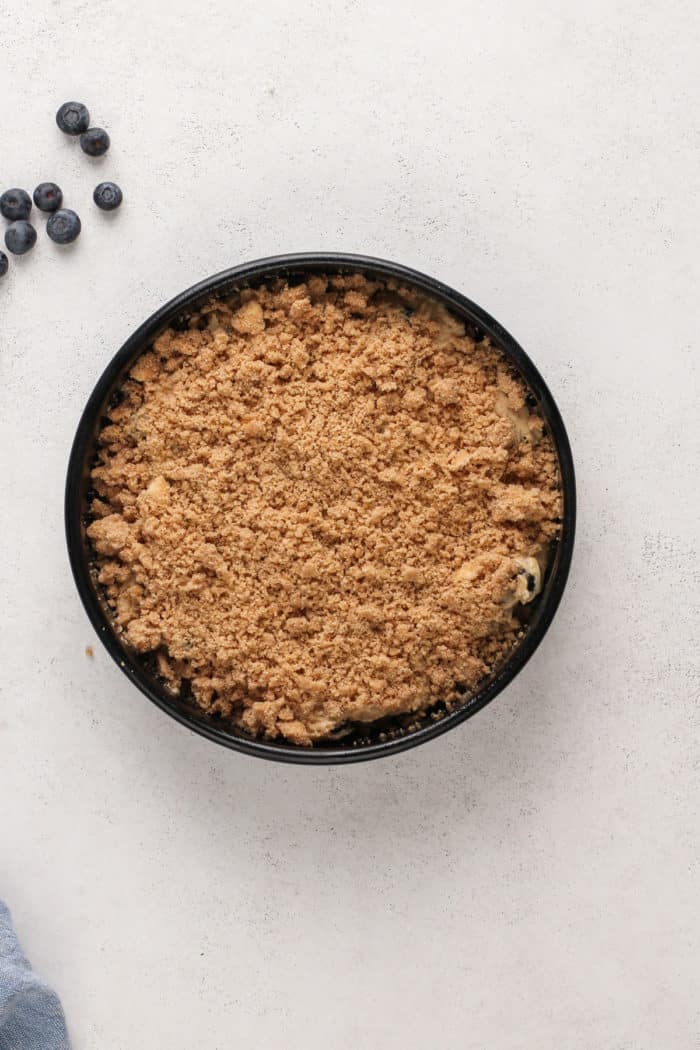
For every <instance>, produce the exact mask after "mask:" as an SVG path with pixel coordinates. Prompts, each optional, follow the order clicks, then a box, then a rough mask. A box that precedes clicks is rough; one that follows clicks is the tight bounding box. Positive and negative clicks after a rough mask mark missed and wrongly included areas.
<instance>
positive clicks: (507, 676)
mask: <svg viewBox="0 0 700 1050" xmlns="http://www.w3.org/2000/svg"><path fill="white" fill-rule="evenodd" d="M358 272H359V273H363V274H366V275H368V276H371V277H380V278H398V279H399V280H400V281H402V282H403V283H406V284H409V285H413V286H414V287H416V288H418V289H421V290H422V291H423V292H425V293H427V294H428V295H430V296H432V297H433V298H434V299H437V300H439V301H440V302H442V303H444V305H445V306H446V307H447V308H448V309H449V310H450V311H451V312H452V314H454V315H455V316H456V317H459V318H461V319H462V320H463V321H464V323H465V325H466V328H467V330H468V331H469V332H470V333H471V334H472V335H473V336H474V337H475V338H476V339H477V340H480V339H481V338H483V337H484V336H488V338H489V340H490V341H491V343H492V344H493V345H494V346H496V347H498V348H499V349H500V350H501V351H503V353H505V354H506V355H507V356H508V357H509V358H510V359H511V361H512V362H513V364H514V365H515V367H516V368H517V370H518V371H519V372H520V374H521V376H522V377H523V379H524V381H525V383H526V384H527V385H528V387H529V391H530V393H531V395H532V396H533V397H534V399H535V401H536V404H537V408H538V410H539V412H540V413H541V415H542V416H543V418H544V420H545V422H546V424H547V427H548V429H549V432H550V435H551V438H552V441H553V443H554V446H555V449H556V453H557V456H558V459H559V472H560V479H561V488H562V497H563V511H562V523H561V532H560V535H559V537H558V539H557V541H556V544H555V545H554V548H553V551H552V557H551V559H550V564H549V566H548V568H547V572H546V577H545V581H544V586H543V588H542V591H541V593H540V594H539V595H538V597H537V598H536V599H535V600H534V601H533V602H532V603H531V604H530V605H528V606H527V607H526V608H527V613H528V620H527V622H526V623H525V624H524V630H523V635H522V637H521V639H520V640H519V641H518V643H517V645H516V646H515V647H514V648H513V649H512V650H511V652H510V653H509V654H508V657H507V658H506V660H505V661H504V662H503V664H502V665H501V666H499V667H498V668H496V669H495V670H494V671H493V672H492V674H491V675H490V676H489V677H488V678H487V679H485V680H484V681H483V682H481V683H480V685H479V687H478V688H477V689H476V690H475V691H473V692H471V693H469V694H468V695H465V696H464V699H463V701H462V703H461V704H459V705H458V706H457V707H453V708H452V709H451V710H447V709H444V708H441V707H440V705H438V706H437V707H436V708H434V709H432V710H431V711H430V712H428V713H427V714H425V715H422V716H411V717H410V718H404V719H402V720H395V719H394V720H389V721H387V722H382V723H372V724H369V725H362V726H357V728H356V729H354V730H353V731H352V732H351V733H350V735H348V736H347V737H345V738H344V739H343V740H342V742H340V743H338V744H325V743H324V744H318V745H316V746H314V747H310V748H309V747H295V746H292V745H289V744H282V743H276V742H274V741H268V740H260V739H254V738H251V737H248V736H246V735H244V734H243V733H242V732H240V731H239V730H237V729H235V728H233V727H232V726H230V725H227V724H226V722H224V721H222V720H215V719H213V718H212V717H211V716H209V715H207V714H206V713H205V712H204V711H203V710H202V709H201V708H199V707H198V706H197V704H196V703H195V702H194V700H193V699H192V698H191V697H189V696H188V695H187V693H186V691H184V692H183V695H182V696H179V697H176V696H173V695H172V694H171V693H170V692H168V690H167V689H166V688H165V687H164V684H163V683H162V681H161V680H160V679H159V677H158V674H157V671H156V668H155V662H154V660H153V659H152V658H149V657H144V656H143V655H141V654H138V653H135V652H134V651H133V650H131V649H130V648H129V646H128V645H126V644H125V642H124V640H123V638H122V637H121V636H120V635H119V633H118V632H117V631H116V630H115V627H114V625H113V622H112V619H111V616H110V612H109V609H108V607H107V605H106V602H105V600H104V597H103V595H102V594H101V591H100V586H99V584H98V582H97V573H96V569H95V565H94V555H93V552H92V550H91V547H90V543H89V541H88V540H87V537H86V527H87V525H88V523H89V515H88V504H89V498H90V470H91V467H92V464H93V463H94V461H95V456H96V448H97V434H98V431H99V429H100V425H101V421H102V419H103V416H104V413H105V410H106V408H107V407H108V405H109V403H110V400H111V399H112V397H113V395H114V394H115V392H116V391H117V390H118V388H119V386H120V384H121V383H122V380H123V378H124V376H125V374H126V373H127V372H128V371H129V369H130V368H131V366H132V365H133V363H134V361H135V360H136V358H137V357H138V356H139V354H141V353H143V352H144V351H145V350H147V349H148V348H149V347H150V346H151V344H152V343H153V340H154V339H155V338H156V336H158V334H159V333H160V332H161V331H163V330H164V329H165V328H168V327H178V326H183V325H185V324H186V322H187V319H188V316H189V315H190V314H191V313H193V312H194V311H195V310H197V308H198V307H199V306H201V305H202V304H204V303H205V302H206V301H207V300H208V299H210V298H211V297H212V296H225V295H227V294H228V293H230V292H232V291H233V290H234V289H235V288H239V287H241V286H254V285H256V284H258V283H260V282H262V281H265V280H268V279H270V278H274V277H280V276H282V277H286V278H289V279H290V280H296V281H300V280H303V279H304V278H305V277H306V276H309V275H311V274H315V273H327V274H334V273H358ZM575 519H576V486H575V480H574V467H573V461H572V458H571V449H570V447H569V441H568V438H567V436H566V430H565V429H564V424H563V422H562V419H561V416H560V414H559V411H558V409H557V406H556V404H555V403H554V400H553V398H552V395H551V394H550V392H549V390H548V389H547V386H546V385H545V382H544V380H543V379H542V377H541V375H540V374H539V372H538V371H537V369H536V368H535V366H534V364H533V363H532V361H531V360H530V358H529V357H528V356H527V354H526V353H525V351H524V350H523V349H522V348H521V347H520V346H519V345H518V344H517V343H516V341H515V340H514V339H513V337H512V336H511V335H509V334H508V332H506V330H505V329H504V328H503V327H502V326H501V325H500V324H498V322H497V321H495V320H494V319H493V318H492V317H490V316H489V315H488V314H487V313H486V312H485V311H484V310H482V309H481V307H479V306H477V305H476V304H475V303H473V302H471V301H470V300H469V299H466V298H465V297H464V296H463V295H460V294H459V293H458V292H456V291H453V289H452V288H449V287H447V286H446V285H444V284H442V283H441V282H440V281H437V280H435V279H434V278H432V277H427V276H425V275H424V274H422V273H419V272H417V271H415V270H411V269H408V268H407V267H405V266H401V265H399V264H397V263H393V262H386V261H384V260H382V259H373V258H368V257H365V256H361V255H345V254H338V253H323V252H311V253H302V254H295V255H280V256H275V257H273V258H269V259H260V260H257V261H255V262H251V263H246V264H244V265H242V266H235V267H233V268H232V269H230V270H225V271H224V272H223V273H219V274H215V275H214V276H213V277H209V278H207V280H205V281H202V282H201V283H200V284H197V285H195V286H194V287H193V288H190V289H189V290H188V291H186V292H183V293H182V294H181V295H178V296H176V297H175V298H174V299H172V300H171V301H170V302H169V303H166V304H165V306H162V307H161V308H160V309H159V310H157V311H156V312H155V313H154V314H153V316H152V317H150V318H149V319H148V320H147V321H146V322H145V323H144V324H142V325H141V327H140V328H139V329H137V331H136V332H134V334H133V335H132V336H131V337H130V338H129V339H128V340H127V341H126V343H125V344H124V345H123V346H122V348H121V349H120V350H119V351H118V352H117V353H116V354H115V356H114V357H113V358H112V360H111V361H110V363H109V364H108V365H107V368H106V369H105V370H104V372H103V373H102V376H101V377H100V379H99V380H98V382H97V385H96V386H95V389H94V390H93V392H92V394H91V395H90V398H89V400H88V403H87V405H86V406H85V410H84V411H83V414H82V416H81V419H80V422H79V424H78V429H77V432H76V435H75V440H74V442H73V447H72V450H71V454H70V460H69V463H68V476H67V480H66V496H65V524H66V537H67V542H68V554H69V557H70V563H71V568H72V570H73V575H74V577H75V582H76V585H77V588H78V592H79V594H80V597H81V599H82V602H83V605H84V606H85V609H86V611H87V614H88V616H89V618H90V620H91V621H92V624H93V627H94V628H95V630H96V631H97V633H98V635H99V637H100V639H101V640H102V642H103V644H104V646H105V648H106V649H107V651H108V652H109V654H110V656H111V657H112V658H113V659H114V660H115V661H116V662H117V664H118V665H119V667H120V668H121V669H122V671H123V672H124V674H125V675H127V677H128V678H129V679H131V681H132V682H133V683H134V685H136V686H137V687H138V688H139V689H140V690H141V692H142V693H144V694H145V695H146V696H147V697H148V698H149V700H152V701H153V703H154V704H156V705H157V706H158V707H159V708H160V709H161V710H162V711H164V712H165V713H166V714H168V715H170V716H171V717H172V718H174V719H176V720H177V721H178V722H180V723H181V724H182V725H184V726H187V727H188V728H189V729H193V730H194V731H195V732H196V733H200V734H201V735H202V736H205V737H207V739H209V740H212V741H214V742H215V743H217V744H223V745H225V746H226V747H230V748H233V749H235V750H237V751H242V752H245V753H246V754H249V755H255V756H257V757H259V758H268V759H275V760H277V761H280V762H302V763H310V764H324V763H334V762H357V761H361V760H363V759H370V758H380V757H382V756H386V755H391V754H394V753H396V752H398V751H404V750H406V749H407V748H410V747H415V746H416V745H417V744H422V743H425V742H426V741H428V740H431V739H432V738H433V737H436V736H438V735H439V734H441V733H444V732H446V731H447V730H448V729H454V727H455V726H457V725H459V724H460V723H461V722H464V721H465V720H466V719H468V718H470V717H471V716H472V715H474V714H476V712H477V711H479V710H480V709H481V708H482V707H484V705H485V704H487V703H489V701H490V700H493V698H494V697H495V696H496V695H497V694H498V693H500V692H501V690H502V689H504V688H505V686H507V685H508V683H509V682H511V681H512V680H513V678H514V677H515V675H516V674H517V673H518V672H519V671H520V670H521V668H522V667H523V666H524V665H525V663H527V661H528V660H529V659H530V657H531V656H532V654H533V653H534V651H535V649H536V648H537V646H538V645H539V643H540V642H541V641H542V638H543V637H544V635H545V632H546V631H547V628H548V627H549V625H550V623H551V622H552V618H553V616H554V614H555V612H556V609H557V606H558V605H559V601H560V599H561V596H562V593H563V590H564V586H565V584H566V579H567V575H568V572H569V565H570V562H571V554H572V550H573V543H574V528H575Z"/></svg>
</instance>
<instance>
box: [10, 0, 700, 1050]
mask: <svg viewBox="0 0 700 1050" xmlns="http://www.w3.org/2000/svg"><path fill="white" fill-rule="evenodd" d="M0 25H1V26H2V30H1V31H0V93H1V97H2V99H3V105H2V115H1V116H0V128H1V139H0V141H1V143H2V151H1V158H0V173H1V174H0V181H2V183H3V186H8V185H20V186H26V187H27V188H28V189H30V190H31V189H32V188H33V187H34V185H35V184H36V183H37V182H39V181H41V180H46V179H55V180H56V181H58V182H59V183H60V184H61V185H62V187H63V189H64V193H65V196H66V204H67V205H68V206H69V207H71V206H72V207H74V208H75V209H76V210H77V211H79V212H80V213H81V215H82V217H83V234H82V236H81V238H80V240H79V241H78V242H77V244H76V245H75V246H74V247H73V248H70V249H68V250H63V251H61V250H60V249H59V248H57V247H56V246H54V245H51V244H50V243H49V242H48V241H47V240H46V237H45V234H44V232H43V222H40V226H41V227H42V228H41V229H40V239H39V244H38V246H37V248H36V249H35V250H34V252H33V253H32V254H31V255H29V256H27V257H25V258H23V259H21V260H19V262H18V263H17V265H12V270H11V273H10V275H9V276H8V277H7V278H6V279H5V280H4V281H3V282H2V283H0V331H1V333H2V334H1V336H0V457H1V462H0V468H1V471H0V472H1V475H2V478H3V498H2V500H1V501H0V529H1V531H2V538H3V540H2V557H1V559H0V593H1V594H2V599H3V600H2V603H0V665H1V666H2V676H1V677H0V694H1V695H0V799H1V800H2V809H1V812H2V831H1V838H0V896H2V897H4V898H5V899H6V900H7V902H8V904H9V905H10V907H11V908H12V910H13V912H14V916H15V920H16V923H17V926H18V930H19V932H20V934H21V936H22V938H23V941H24V945H25V947H26V950H27V952H28V953H29V954H30V956H31V958H32V960H33V961H34V963H35V965H36V967H37V968H38V969H39V970H40V971H41V973H42V974H43V975H44V976H45V977H46V978H48V979H49V980H50V981H51V982H52V983H53V984H54V985H55V986H56V987H57V989H58V990H59V992H60V993H61V995H62V998H63V1002H64V1006H65V1009H66V1013H67V1016H68V1021H69V1025H70V1029H71V1032H72V1036H73V1040H74V1044H75V1048H76V1050H125V1048H127V1047H128V1048H132V1047H133V1048H141V1047H143V1048H148V1050H152V1048H155V1050H157V1048H160V1047H163V1048H165V1047H167V1048H168V1050H191V1048H192V1047H196V1048H197V1050H229V1048H231V1047H234V1046H239V1045H246V1046H250V1047H255V1048H257V1047H260V1048H265V1050H268V1048H275V1050H276V1048H279V1050H316V1048H321V1047H327V1046H332V1047H334V1050H351V1048H352V1050H357V1048H358V1047H359V1048H367V1050H375V1048H377V1047H381V1048H382V1050H413V1048H416V1050H423V1048H424V1047H427V1046H434V1045H437V1044H439V1045H440V1047H443V1048H449V1050H452V1048H454V1050H485V1048H488V1050H529V1048H531V1047H537V1048H538V1050H539V1048H542V1050H548V1048H550V1047H556V1048H557V1050H591V1048H598V1047H601V1048H605V1050H658V1048H659V1047H663V1048H664V1050H690V1048H692V1047H695V1046H700V1013H699V1011H698V1006H697V994H696V993H697V987H696V973H697V966H698V948H699V947H700V910H699V909H698V906H697V901H698V895H699V892H700V846H699V844H698V818H699V817H700V718H699V716H698V711H699V710H700V707H699V702H700V658H699V657H698V645H697V640H698V622H699V620H700V602H699V599H698V593H699V592H700V569H699V568H698V565H699V560H698V553H699V546H700V541H699V540H698V535H699V533H700V529H699V527H698V526H699V518H700V496H699V486H698V457H699V455H700V423H699V422H698V398H699V394H700V384H699V381H698V380H699V367H698V351H697V347H696V345H695V343H696V340H697V330H698V309H697V306H696V302H697V288H698V281H699V278H700V272H699V268H698V264H697V261H696V256H697V244H696V242H697V232H698V229H699V228H700V225H699V223H700V204H699V203H698V202H699V201H700V138H699V137H698V131H697V119H696V108H697V107H696V101H695V100H696V87H697V55H696V44H695V41H696V40H697V34H698V32H699V31H700V14H699V13H698V9H697V6H696V5H694V4H691V3H690V2H689V0H678V2H677V3H675V4H673V5H672V6H671V7H670V8H669V7H668V6H667V5H664V4H662V3H661V2H660V0H654V2H652V3H646V4H643V5H641V6H640V5H639V4H638V3H632V2H629V0H622V2H620V3H617V4H614V5H610V4H607V3H603V2H598V0H595V2H594V3H592V4H589V5H587V6H584V7H582V6H581V5H580V4H577V3H573V2H572V0H565V2H564V3H551V2H545V3H535V2H533V0H526V2H521V3H516V2H515V0H509V2H505V0H494V2H492V3H489V4H488V5H486V4H475V3H469V4H465V3H462V2H460V3H457V2H452V3H442V4H440V3H438V4H433V5H426V4H425V3H418V2H414V0H405V2H402V3H401V4H398V3H396V2H392V3H387V4H383V5H378V4H370V3H368V2H366V0H346V2H345V3H340V2H335V0H331V2H327V3H324V4H318V3H315V2H314V3H306V4H298V5H294V6H292V5H289V4H287V3H284V2H282V0H270V2H268V3H266V4H264V5H259V4H252V3H250V2H248V0H242V2H240V3H237V4H229V3H224V2H223V0H213V2H212V3H210V4H208V5H205V7H203V8H202V9H201V10H195V9H194V8H193V7H192V4H191V3H185V2H184V0H168V3H166V2H165V0H160V2H159V0H143V2H142V3H141V4H139V14H138V17H135V16H134V15H132V14H131V13H130V12H129V11H128V10H127V9H126V8H125V7H124V5H121V4H116V3H113V2H112V0H105V2H104V3H102V4H99V5H88V4H85V3H82V2H76V0H57V2H50V0H34V2H33V3H32V4H31V5H25V7H23V8H22V7H20V8H17V7H16V5H15V6H11V5H10V4H9V3H7V2H4V0H0ZM68 98H78V99H82V100H85V101H86V102H87V103H88V104H89V106H90V108H91V110H92V112H93V118H94V121H95V122H96V123H103V124H104V126H105V127H107V129H108V130H109V132H110V133H111V135H112V141H113V147H112V151H111V152H110V154H109V155H108V156H107V158H105V159H104V160H103V161H101V162H94V161H93V162H91V161H89V160H88V159H87V158H86V157H84V156H83V155H82V154H81V153H80V151H79V149H78V148H77V146H76V145H75V143H73V142H71V141H69V140H67V139H65V138H64V137H63V136H61V135H60V133H59V132H58V131H57V129H56V128H55V126H54V124H53V113H54V111H55V109H56V108H57V106H58V104H59V103H60V102H62V101H64V100H65V99H68ZM103 178H114V179H116V180H117V181H119V182H120V183H121V184H122V186H123V188H124V192H125V196H126V203H125V205H124V208H123V210H122V212H121V213H117V214H115V215H113V216H105V215H102V214H99V213H97V212H96V210H95V208H94V207H93V205H92V203H91V193H92V188H93V186H94V185H95V183H96V182H98V181H100V180H101V179H103ZM314 248H323V249H330V250H332V249H335V250H342V251H358V252H364V253H368V254H376V255H381V256H386V257H389V258H393V259H396V260H398V261H400V262H404V263H406V264H408V265H412V266H415V267H417V268H419V269H422V270H425V271H427V272H429V273H431V274H434V275H435V276H437V277H439V278H441V279H443V280H445V281H446V282H448V283H450V284H452V285H453V286H455V287H456V288H458V289H460V290H462V291H464V292H465V293H466V294H467V295H469V296H470V297H472V298H473V299H475V300H476V301H477V302H479V303H481V304H482V305H483V306H484V307H485V308H486V309H487V310H489V311H490V312H491V313H493V314H494V315H495V316H496V317H497V318H498V319H499V320H500V321H501V322H502V323H503V324H505V325H506V327H508V328H509V329H510V330H511V331H512V332H513V334H514V335H515V336H516V338H517V339H519V340H520V341H521V342H522V344H523V345H524V346H525V348H526V349H527V350H528V351H529V353H530V354H531V356H532V357H533V358H534V359H535V361H536V363H537V364H538V366H539V367H540V369H541V370H542V372H543V373H544V375H545V378H546V379H547V381H548V383H549V384H550V386H551V389H552V392H553V393H554V396H555V397H556V398H557V400H558V402H559V405H560V407H561V410H562V413H563V415H564V418H565V420H566V423H567V426H568V429H569V434H570V437H571V441H572V445H573V449H574V454H575V458H576V463H577V468H578V479H579V498H580V527H579V541H578V546H577V550H576V554H575V558H574V565H573V570H572V576H571V581H570V586H569V588H568V590H567V593H566V595H565V598H564V601H563V604H562V607H561V610H560V612H559V614H558V616H557V619H556V621H555V624H554V626H553V627H552V629H551V631H550V633H549V634H548V636H547V638H546V640H545V642H544V643H543V645H542V647H541V648H540V650H539V651H538V652H537V654H536V656H535V657H534V658H533V660H532V661H531V663H530V664H529V665H528V667H527V668H526V669H525V671H524V672H523V673H522V674H521V675H520V677H519V678H518V680H517V681H516V682H515V683H514V684H513V685H512V686H511V687H510V688H509V689H508V690H507V692H506V693H504V694H503V695H502V696H501V697H499V698H498V699H497V700H496V701H495V702H494V703H493V704H491V705H490V706H489V707H488V708H487V709H486V710H484V711H483V712H482V713H481V714H479V715H478V716H477V717H476V718H475V719H473V720H472V721H470V722H469V723H467V724H466V725H464V726H463V727H461V728H460V729H458V730H456V731H455V732H453V733H451V734H448V735H447V736H446V737H443V738H441V739H440V740H438V741H436V742H434V743H432V744H429V745H427V746H426V747H424V748H422V749H419V750H416V751H412V752H409V753H407V754H405V755H403V756H400V757H398V758H395V759H391V760H388V761H384V762H379V763H376V764H372V765H362V766H356V767H352V768H347V769H345V768H341V769H306V768H285V767H277V766H274V765H269V764H265V763H262V762H258V761H255V760H251V759H246V758H243V757H241V756H237V755H235V754H230V753H227V752H225V751H223V750H219V749H217V748H215V747H213V746H212V745H210V744H208V743H207V742H206V741H204V740H200V739H198V738H196V737H195V736H193V735H191V734H189V733H188V732H186V731H185V730H183V729H181V728H180V727H179V726H177V725H176V724H175V723H174V722H171V721H169V720H168V719H166V718H164V717H163V716H162V715H161V714H160V713H159V712H158V711H157V710H156V709H155V708H154V707H152V706H151V705H150V704H148V703H147V701H145V700H144V699H143V698H142V697H141V696H140V694H138V693H137V692H136V691H135V690H133V689H132V688H130V686H129V684H128V683H127V682H126V680H125V679H123V678H122V676H121V675H120V673H119V671H118V669H117V668H116V667H115V666H114V665H113V664H112V663H111V661H110V660H109V659H108V657H107V656H106V654H105V653H104V652H103V651H102V649H101V648H100V646H99V643H98V642H97V641H96V639H95V638H94V636H93V633H92V630H91V628H90V626H89V623H88V621H87V619H86V617H85V615H84V613H83V610H82V608H81V606H80V604H79V601H78V598H77V595H76V593H75V590H74V587H73V584H72V580H71V577H70V573H69V569H68V563H67V559H66V554H65V550H64V540H63V531H62V488H63V478H64V469H65V464H66V459H67V455H68V449H69V446H70V442H71V439H72V435H73V431H74V428H75V425H76V423H77V420H78V416H79V414H80V411H81V408H82V405H83V403H84V401H85V399H86V397H87V395H88V393H89V391H90V390H91V388H92V386H93V384H94V382H95V380H96V378H97V376H98V374H99V373H100V371H101V370H102V368H103V366H104V365H105V363H106V362H107V361H108V359H109V358H110V357H111V355H112V354H113V353H114V351H115V350H116V349H117V348H118V347H119V346H120V345H121V343H122V342H123V340H124V339H125V338H126V337H127V336H128V335H129V333H130V332H131V331H132V330H133V329H134V328H135V327H136V326H137V325H138V324H139V323H140V321H142V320H143V319H144V318H145V317H146V316H148V315H149V314H150V313H151V312H152V311H153V310H154V309H155V308H156V307H157V306H159V305H160V304H161V303H162V302H163V301H164V300H165V299H167V298H169V297H170V296H172V295H174V294H175V293H177V292H179V291H180V290H182V289H183V288H186V287H187V286H189V285H190V284H192V283H194V282H195V281H197V280H199V279H200V278H201V277H203V276H205V275H207V274H209V273H212V272H214V271H216V270H219V269H223V268H224V267H226V266H229V265H232V264H234V263H237V262H241V261H244V260H247V259H252V258H255V257H258V256H262V255H266V254H272V253H275V252H281V251H295V250H304V249H314ZM86 646H93V647H94V657H93V658H89V657H87V656H86V655H85V647H86Z"/></svg>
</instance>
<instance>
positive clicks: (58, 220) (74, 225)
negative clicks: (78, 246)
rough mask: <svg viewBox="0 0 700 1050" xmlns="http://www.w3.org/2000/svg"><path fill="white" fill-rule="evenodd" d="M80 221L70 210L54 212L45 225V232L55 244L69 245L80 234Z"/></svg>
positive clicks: (64, 209)
mask: <svg viewBox="0 0 700 1050" xmlns="http://www.w3.org/2000/svg"><path fill="white" fill-rule="evenodd" d="M80 228H81V227H80V219H79V218H78V216H77V215H76V214H75V212H74V211H71V210H70V208H60V209H59V210H58V211H55V212H54V213H53V215H52V216H51V217H50V219H49V221H48V222H47V223H46V232H47V233H48V235H49V237H50V238H51V240H52V241H55V242H56V244H70V243H71V241H74V240H75V239H76V237H77V236H78V234H79V233H80Z"/></svg>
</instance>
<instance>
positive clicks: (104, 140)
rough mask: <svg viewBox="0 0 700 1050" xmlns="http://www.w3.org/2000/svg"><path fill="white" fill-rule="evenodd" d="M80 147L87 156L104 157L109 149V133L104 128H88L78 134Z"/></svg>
mask: <svg viewBox="0 0 700 1050" xmlns="http://www.w3.org/2000/svg"><path fill="white" fill-rule="evenodd" d="M80 148H81V150H82V151H83V153H87V155H88V157H104V155H105V153H106V152H107V150H108V149H109V135H108V134H107V132H106V131H105V130H104V128H88V130H87V131H86V132H85V133H84V134H83V135H81V136H80Z"/></svg>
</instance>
